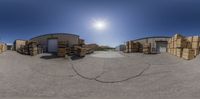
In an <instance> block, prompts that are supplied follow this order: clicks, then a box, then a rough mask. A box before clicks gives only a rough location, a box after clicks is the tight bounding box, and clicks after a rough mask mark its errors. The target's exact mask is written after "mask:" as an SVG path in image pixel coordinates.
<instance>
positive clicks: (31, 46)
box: [17, 41, 43, 56]
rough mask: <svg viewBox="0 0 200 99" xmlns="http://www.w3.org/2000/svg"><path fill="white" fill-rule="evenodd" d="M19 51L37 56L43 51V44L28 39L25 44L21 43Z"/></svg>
mask: <svg viewBox="0 0 200 99" xmlns="http://www.w3.org/2000/svg"><path fill="white" fill-rule="evenodd" d="M17 52H19V53H21V54H25V55H31V56H35V55H37V54H41V53H42V52H43V50H42V48H41V46H40V45H39V44H38V43H37V42H34V41H26V43H25V45H21V46H20V48H19V49H18V50H17Z"/></svg>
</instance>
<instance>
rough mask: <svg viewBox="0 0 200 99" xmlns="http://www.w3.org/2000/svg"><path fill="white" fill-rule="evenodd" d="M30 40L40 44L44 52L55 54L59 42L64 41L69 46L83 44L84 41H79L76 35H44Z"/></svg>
mask: <svg viewBox="0 0 200 99" xmlns="http://www.w3.org/2000/svg"><path fill="white" fill-rule="evenodd" d="M30 40H31V41H35V42H37V43H38V44H40V45H41V46H42V48H43V51H44V52H57V51H58V42H59V41H66V42H68V45H69V46H73V45H78V44H80V43H84V40H82V39H80V38H79V36H78V35H75V34H69V33H53V34H45V35H40V36H37V37H34V38H31V39H30Z"/></svg>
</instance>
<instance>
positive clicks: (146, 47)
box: [143, 43, 151, 54]
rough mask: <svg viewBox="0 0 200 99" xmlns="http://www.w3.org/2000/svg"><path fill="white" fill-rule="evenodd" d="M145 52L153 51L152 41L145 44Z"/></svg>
mask: <svg viewBox="0 0 200 99" xmlns="http://www.w3.org/2000/svg"><path fill="white" fill-rule="evenodd" d="M143 53H144V54H150V53H151V43H145V44H144V45H143Z"/></svg>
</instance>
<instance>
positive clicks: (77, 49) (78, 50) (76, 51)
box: [73, 46, 87, 57]
mask: <svg viewBox="0 0 200 99" xmlns="http://www.w3.org/2000/svg"><path fill="white" fill-rule="evenodd" d="M73 51H74V54H75V55H76V56H79V57H84V56H85V55H86V54H87V49H86V48H82V47H80V46H74V48H73Z"/></svg>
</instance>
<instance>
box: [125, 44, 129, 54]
mask: <svg viewBox="0 0 200 99" xmlns="http://www.w3.org/2000/svg"><path fill="white" fill-rule="evenodd" d="M125 47H126V50H125V53H129V41H127V42H126V45H125Z"/></svg>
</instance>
